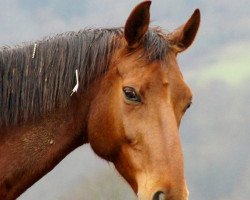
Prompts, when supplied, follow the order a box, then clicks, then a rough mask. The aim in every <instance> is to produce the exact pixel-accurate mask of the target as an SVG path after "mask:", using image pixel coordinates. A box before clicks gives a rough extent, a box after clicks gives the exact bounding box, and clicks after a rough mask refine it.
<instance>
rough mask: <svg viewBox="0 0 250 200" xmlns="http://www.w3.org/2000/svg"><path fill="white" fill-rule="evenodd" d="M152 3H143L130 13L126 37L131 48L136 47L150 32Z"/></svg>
mask: <svg viewBox="0 0 250 200" xmlns="http://www.w3.org/2000/svg"><path fill="white" fill-rule="evenodd" d="M150 5H151V1H143V2H142V3H140V4H138V5H137V6H136V7H135V8H134V9H133V10H132V12H131V13H130V15H129V17H128V19H127V22H126V25H125V30H124V37H125V39H126V41H127V43H128V45H129V46H130V47H135V46H136V45H137V44H138V43H139V42H140V40H141V39H142V38H143V36H144V35H145V34H146V32H147V31H148V26H149V22H150V12H149V9H150Z"/></svg>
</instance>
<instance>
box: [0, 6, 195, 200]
mask: <svg viewBox="0 0 250 200" xmlns="http://www.w3.org/2000/svg"><path fill="white" fill-rule="evenodd" d="M150 4H151V1H143V2H142V3H140V4H139V5H137V6H136V7H135V8H134V9H133V11H132V12H131V14H130V16H129V18H128V20H127V22H126V24H125V27H124V28H114V29H90V30H83V31H79V32H70V33H65V34H60V35H57V36H55V37H53V38H47V39H44V40H41V41H37V42H36V43H35V44H25V45H22V46H17V47H14V48H9V47H3V48H2V49H1V50H0V100H1V101H0V126H1V130H0V199H4V200H12V199H15V198H17V197H18V196H19V195H20V194H21V193H22V192H24V191H25V190H26V189H27V188H28V187H30V186H31V185H32V184H33V183H35V182H36V181H37V180H39V179H40V178H41V177H42V176H44V175H45V174H46V173H48V172H49V171H50V170H52V169H53V168H54V167H55V166H56V165H57V164H58V163H59V162H60V161H61V160H62V159H63V158H64V157H65V156H66V155H67V154H69V153H70V152H71V151H72V150H74V149H76V148H77V147H79V146H80V145H83V144H85V143H90V145H91V147H92V148H93V150H94V151H95V153H96V154H97V155H99V156H100V157H102V158H104V159H106V160H108V161H111V162H113V163H114V165H115V167H116V169H117V170H118V171H119V173H120V174H121V175H122V176H123V177H124V178H125V179H126V180H127V182H128V183H129V184H130V185H131V187H132V188H133V190H134V191H135V193H137V195H138V198H139V199H140V200H167V199H171V200H186V199H188V191H187V186H186V183H185V177H184V169H183V168H184V167H183V156H182V150H181V144H180V139H179V131H178V128H179V125H180V122H181V118H182V116H183V115H184V113H185V111H186V110H187V108H188V107H189V106H190V105H191V100H192V93H191V91H190V89H189V87H188V86H187V85H186V84H185V82H184V80H183V77H182V74H181V72H180V69H179V67H178V64H177V61H176V56H177V54H178V53H180V52H182V51H183V50H185V49H187V48H188V47H189V46H190V45H191V44H192V42H193V40H194V38H195V35H196V33H197V30H198V27H199V23H200V12H199V10H195V12H194V14H193V15H192V16H191V18H190V19H189V20H188V21H187V23H185V24H184V25H182V26H180V27H179V28H178V29H176V30H175V31H173V32H172V33H170V34H166V33H164V32H163V31H162V30H161V29H159V28H149V21H150V13H149V9H150ZM76 69H77V70H78V72H79V80H78V74H75V70H76ZM76 82H77V83H79V89H78V90H77V89H76V90H74V92H73V94H72V95H71V92H72V89H73V88H74V85H75V84H76Z"/></svg>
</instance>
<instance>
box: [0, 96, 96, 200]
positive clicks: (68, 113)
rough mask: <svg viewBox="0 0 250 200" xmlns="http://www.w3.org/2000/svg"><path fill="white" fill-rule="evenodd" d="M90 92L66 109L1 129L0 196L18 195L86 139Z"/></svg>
mask: <svg viewBox="0 0 250 200" xmlns="http://www.w3.org/2000/svg"><path fill="white" fill-rule="evenodd" d="M91 98H92V96H91V95H88V96H86V97H85V96H81V98H80V99H84V101H81V100H79V98H78V97H75V98H73V101H72V104H71V105H70V106H69V108H67V109H61V110H59V111H57V112H55V113H53V114H50V115H48V116H45V117H43V118H42V119H40V120H37V121H36V122H35V123H26V124H25V125H23V126H20V127H12V128H5V129H4V130H0V199H5V200H12V199H15V198H17V197H18V196H19V195H20V194H21V193H23V192H24V191H25V190H26V189H27V188H28V187H30V186H31V185H32V184H33V183H35V182H36V181H37V180H39V179H40V178H41V177H42V176H43V175H45V174H46V173H47V172H49V171H50V170H52V169H53V168H54V167H55V166H56V165H57V164H58V163H59V162H60V161H61V160H62V159H63V158H64V157H65V156H66V155H67V154H69V153H70V152H71V151H73V150H74V149H75V148H77V147H78V146H80V145H82V144H84V143H86V142H87V137H85V136H86V135H87V133H86V125H87V114H88V108H89V104H90V102H91Z"/></svg>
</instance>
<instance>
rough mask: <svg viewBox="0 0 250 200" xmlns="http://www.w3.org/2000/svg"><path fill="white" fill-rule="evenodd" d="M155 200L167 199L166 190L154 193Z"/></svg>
mask: <svg viewBox="0 0 250 200" xmlns="http://www.w3.org/2000/svg"><path fill="white" fill-rule="evenodd" d="M153 200H166V196H165V194H164V192H162V191H158V192H156V193H155V194H154V197H153Z"/></svg>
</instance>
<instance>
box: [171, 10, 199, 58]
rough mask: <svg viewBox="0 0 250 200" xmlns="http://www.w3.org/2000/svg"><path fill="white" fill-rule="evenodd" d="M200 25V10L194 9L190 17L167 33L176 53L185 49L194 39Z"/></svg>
mask: <svg viewBox="0 0 250 200" xmlns="http://www.w3.org/2000/svg"><path fill="white" fill-rule="evenodd" d="M199 25H200V10H199V9H196V10H195V11H194V13H193V15H192V16H191V17H190V19H189V20H188V21H187V22H186V23H185V24H183V25H182V26H180V27H179V28H177V29H176V30H174V31H173V32H172V33H171V34H170V35H169V40H170V42H171V44H172V45H173V46H174V49H175V50H176V52H177V53H179V52H182V51H184V50H186V49H187V48H188V47H189V46H190V45H191V44H192V43H193V41H194V38H195V36H196V33H197V31H198V28H199Z"/></svg>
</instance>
